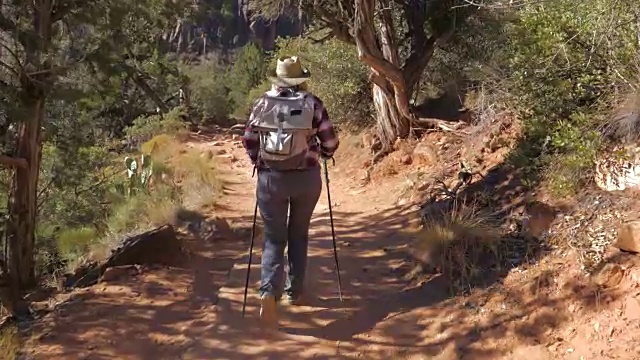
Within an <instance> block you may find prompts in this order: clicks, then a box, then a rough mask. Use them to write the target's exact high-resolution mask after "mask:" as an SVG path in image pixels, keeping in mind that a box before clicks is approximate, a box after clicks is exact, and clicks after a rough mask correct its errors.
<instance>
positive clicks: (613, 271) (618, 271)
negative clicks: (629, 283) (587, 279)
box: [593, 264, 624, 288]
mask: <svg viewBox="0 0 640 360" xmlns="http://www.w3.org/2000/svg"><path fill="white" fill-rule="evenodd" d="M623 277H624V270H623V269H622V267H621V266H620V265H618V264H606V265H604V266H603V267H602V269H600V271H598V272H597V273H596V274H595V275H594V276H593V281H594V282H595V283H596V284H597V285H599V286H602V287H605V288H612V287H615V286H617V285H618V284H620V283H621V282H622V278H623Z"/></svg>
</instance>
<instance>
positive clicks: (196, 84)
mask: <svg viewBox="0 0 640 360" xmlns="http://www.w3.org/2000/svg"><path fill="white" fill-rule="evenodd" d="M183 71H184V73H185V74H187V76H188V77H189V92H190V101H191V107H192V108H193V111H194V112H195V114H194V115H195V117H196V118H197V119H198V120H199V121H200V122H202V123H206V122H213V123H223V122H225V121H227V120H228V118H229V114H230V113H231V110H232V109H231V104H230V103H229V87H230V84H229V83H228V80H229V78H228V75H227V69H226V68H225V67H224V66H223V65H222V64H220V62H219V61H218V60H217V59H206V58H205V59H202V60H201V61H200V62H199V63H197V64H195V65H185V66H184V67H183Z"/></svg>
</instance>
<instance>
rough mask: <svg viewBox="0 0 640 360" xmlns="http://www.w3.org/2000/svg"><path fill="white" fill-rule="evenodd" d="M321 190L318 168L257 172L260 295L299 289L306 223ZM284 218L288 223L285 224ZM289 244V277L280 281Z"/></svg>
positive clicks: (304, 263)
mask: <svg viewBox="0 0 640 360" xmlns="http://www.w3.org/2000/svg"><path fill="white" fill-rule="evenodd" d="M321 192H322V178H321V176H320V167H315V168H311V169H307V170H295V171H274V170H271V171H261V172H259V173H258V186H257V189H256V196H257V198H258V207H259V209H260V215H261V216H262V221H263V223H264V241H263V245H262V276H261V282H260V295H261V296H262V295H265V294H268V295H273V296H275V297H276V299H279V298H280V297H281V296H282V293H283V288H284V291H285V292H286V293H288V294H291V295H293V296H298V295H299V294H300V293H302V291H303V287H304V277H305V271H306V268H307V250H308V247H309V224H310V223H311V215H312V214H313V209H314V208H315V207H316V204H317V203H318V199H319V198H320V193H321ZM287 218H288V223H287ZM287 244H288V245H289V247H288V252H287V257H288V260H289V276H288V277H287V281H286V285H285V284H284V281H283V280H284V250H285V247H286V246H287Z"/></svg>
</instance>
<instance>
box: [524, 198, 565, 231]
mask: <svg viewBox="0 0 640 360" xmlns="http://www.w3.org/2000/svg"><path fill="white" fill-rule="evenodd" d="M556 215H557V211H556V209H555V208H553V207H552V206H549V205H547V204H545V203H542V202H540V201H532V202H530V203H528V204H527V205H526V206H525V210H524V219H523V221H522V235H523V236H524V237H525V238H529V239H530V238H536V239H539V238H541V237H542V236H544V235H545V234H546V233H547V231H549V229H550V228H551V224H553V222H554V221H555V219H556Z"/></svg>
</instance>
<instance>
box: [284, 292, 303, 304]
mask: <svg viewBox="0 0 640 360" xmlns="http://www.w3.org/2000/svg"><path fill="white" fill-rule="evenodd" d="M302 302H303V301H302V295H300V294H291V293H286V294H284V297H283V299H282V304H283V305H290V306H299V305H302Z"/></svg>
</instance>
